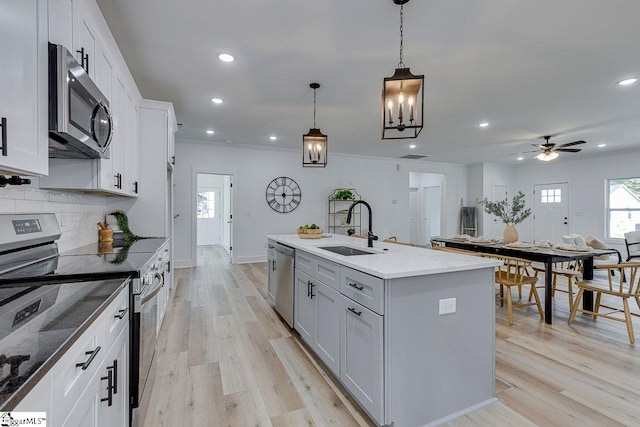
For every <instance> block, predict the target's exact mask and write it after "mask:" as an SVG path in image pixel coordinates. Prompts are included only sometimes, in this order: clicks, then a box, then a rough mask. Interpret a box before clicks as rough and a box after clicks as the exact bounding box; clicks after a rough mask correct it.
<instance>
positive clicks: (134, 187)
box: [133, 181, 138, 194]
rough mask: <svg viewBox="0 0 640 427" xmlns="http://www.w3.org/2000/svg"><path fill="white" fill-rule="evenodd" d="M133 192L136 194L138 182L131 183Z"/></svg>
mask: <svg viewBox="0 0 640 427" xmlns="http://www.w3.org/2000/svg"><path fill="white" fill-rule="evenodd" d="M133 192H134V193H136V194H138V181H136V182H134V183H133Z"/></svg>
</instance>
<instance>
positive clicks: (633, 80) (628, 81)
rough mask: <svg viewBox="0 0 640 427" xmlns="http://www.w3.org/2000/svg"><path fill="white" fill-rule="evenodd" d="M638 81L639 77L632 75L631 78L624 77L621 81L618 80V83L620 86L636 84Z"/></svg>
mask: <svg viewBox="0 0 640 427" xmlns="http://www.w3.org/2000/svg"><path fill="white" fill-rule="evenodd" d="M637 81H638V79H637V78H636V77H632V78H630V79H624V80H621V81H619V82H618V84H619V85H620V86H629V85H632V84H634V83H635V82H637Z"/></svg>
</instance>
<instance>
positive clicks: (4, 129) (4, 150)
mask: <svg viewBox="0 0 640 427" xmlns="http://www.w3.org/2000/svg"><path fill="white" fill-rule="evenodd" d="M0 127H2V155H3V156H6V155H7V118H6V117H3V118H2V121H1V122H0Z"/></svg>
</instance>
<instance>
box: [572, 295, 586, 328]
mask: <svg viewBox="0 0 640 427" xmlns="http://www.w3.org/2000/svg"><path fill="white" fill-rule="evenodd" d="M583 293H584V290H583V289H582V288H580V290H578V295H576V299H575V300H574V301H573V307H571V314H570V315H569V321H568V322H569V324H571V322H573V318H574V317H576V312H577V311H578V306H579V305H580V300H581V299H582V294H583Z"/></svg>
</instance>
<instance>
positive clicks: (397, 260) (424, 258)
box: [267, 234, 497, 279]
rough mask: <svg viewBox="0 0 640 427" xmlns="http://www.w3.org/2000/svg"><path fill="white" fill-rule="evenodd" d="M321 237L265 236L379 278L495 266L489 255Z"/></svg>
mask: <svg viewBox="0 0 640 427" xmlns="http://www.w3.org/2000/svg"><path fill="white" fill-rule="evenodd" d="M324 236H331V237H322V238H320V239H301V238H300V237H298V235H297V234H278V235H269V236H267V238H268V239H271V240H275V241H276V242H279V243H282V244H283V245H286V246H289V247H292V248H295V249H300V250H303V251H305V252H308V253H310V254H313V255H317V256H319V257H321V258H324V259H327V260H330V261H334V262H336V263H338V264H341V265H345V266H347V267H351V268H353V269H356V270H359V271H362V272H364V273H368V274H371V275H373V276H377V277H380V278H382V279H397V278H400V277H411V276H424V275H428V274H438V273H447V272H452V271H464V270H476V269H480V268H488V267H494V266H495V265H497V262H496V261H494V260H492V259H489V258H481V257H476V256H469V255H462V254H456V253H451V252H444V251H435V250H432V249H425V248H418V247H413V246H406V245H399V244H395V243H384V242H377V241H376V242H373V249H372V248H367V239H362V238H358V237H347V236H342V235H336V234H333V235H326V234H325V235H324ZM322 246H350V247H353V248H360V249H362V250H373V251H376V252H377V253H376V254H372V255H355V256H345V255H339V254H336V253H334V252H330V251H327V250H324V249H320V247H322ZM385 249H386V250H385Z"/></svg>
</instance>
